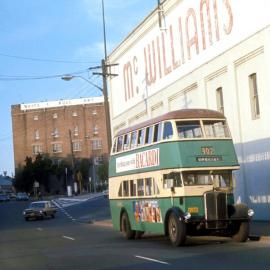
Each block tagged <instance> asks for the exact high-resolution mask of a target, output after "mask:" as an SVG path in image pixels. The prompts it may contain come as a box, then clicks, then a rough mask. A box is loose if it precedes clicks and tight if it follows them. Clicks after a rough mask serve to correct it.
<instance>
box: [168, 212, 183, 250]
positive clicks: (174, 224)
mask: <svg viewBox="0 0 270 270" xmlns="http://www.w3.org/2000/svg"><path fill="white" fill-rule="evenodd" d="M168 232H169V237H170V241H171V243H172V245H173V246H175V247H178V246H183V245H184V244H185V242H186V224H185V223H183V222H182V221H180V220H179V217H177V216H176V215H175V213H171V214H170V217H169V221H168Z"/></svg>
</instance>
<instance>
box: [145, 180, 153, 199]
mask: <svg viewBox="0 0 270 270" xmlns="http://www.w3.org/2000/svg"><path fill="white" fill-rule="evenodd" d="M145 195H146V196H150V195H153V184H152V178H145Z"/></svg>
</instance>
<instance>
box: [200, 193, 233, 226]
mask: <svg viewBox="0 0 270 270" xmlns="http://www.w3.org/2000/svg"><path fill="white" fill-rule="evenodd" d="M204 205H205V220H206V228H207V229H222V228H226V227H227V222H226V220H227V219H228V211H227V195H226V193H224V192H216V191H210V192H206V193H205V194H204Z"/></svg>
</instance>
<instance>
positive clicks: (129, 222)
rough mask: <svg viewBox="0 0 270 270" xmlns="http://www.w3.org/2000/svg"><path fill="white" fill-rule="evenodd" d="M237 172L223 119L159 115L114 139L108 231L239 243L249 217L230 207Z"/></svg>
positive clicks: (205, 113) (193, 112)
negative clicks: (214, 237)
mask: <svg viewBox="0 0 270 270" xmlns="http://www.w3.org/2000/svg"><path fill="white" fill-rule="evenodd" d="M237 169H239V165H238V161H237V157H236V154H235V150H234V145H233V141H232V138H231V135H230V132H229V129H228V125H227V122H226V119H225V117H224V115H223V114H221V113H219V112H217V111H213V110H206V109H184V110H178V111H173V112H169V113H166V114H164V115H162V116H160V117H157V118H154V119H151V120H149V121H146V122H144V123H141V124H138V125H136V126H133V127H130V128H127V129H124V130H121V131H120V132H118V134H116V136H115V137H114V141H113V147H112V151H111V156H110V164H109V200H110V210H111V217H112V223H113V227H114V228H115V229H116V230H118V231H121V232H122V233H123V234H124V236H125V237H126V238H127V239H132V238H139V237H140V236H141V235H142V234H143V233H144V232H153V233H158V234H164V235H168V236H169V238H170V241H171V243H172V244H173V245H174V246H180V245H184V244H185V241H186V237H187V236H193V235H222V236H229V237H232V238H233V239H234V240H235V241H237V242H244V241H246V240H247V238H248V235H249V221H250V219H251V217H252V215H253V214H254V212H253V210H252V209H248V207H247V206H246V205H244V204H235V202H234V196H233V186H234V185H233V182H234V181H233V171H234V170H237Z"/></svg>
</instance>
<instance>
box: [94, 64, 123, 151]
mask: <svg viewBox="0 0 270 270" xmlns="http://www.w3.org/2000/svg"><path fill="white" fill-rule="evenodd" d="M116 65H118V64H111V65H110V64H109V65H107V64H106V61H105V60H104V59H102V61H101V67H95V68H101V70H102V72H93V75H101V76H102V81H103V89H102V92H103V96H104V109H105V118H106V129H107V144H108V150H109V152H110V150H111V146H112V132H111V119H110V108H109V98H108V88H107V77H108V76H118V74H112V73H108V70H107V69H108V67H111V66H116ZM92 69H93V68H92Z"/></svg>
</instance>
